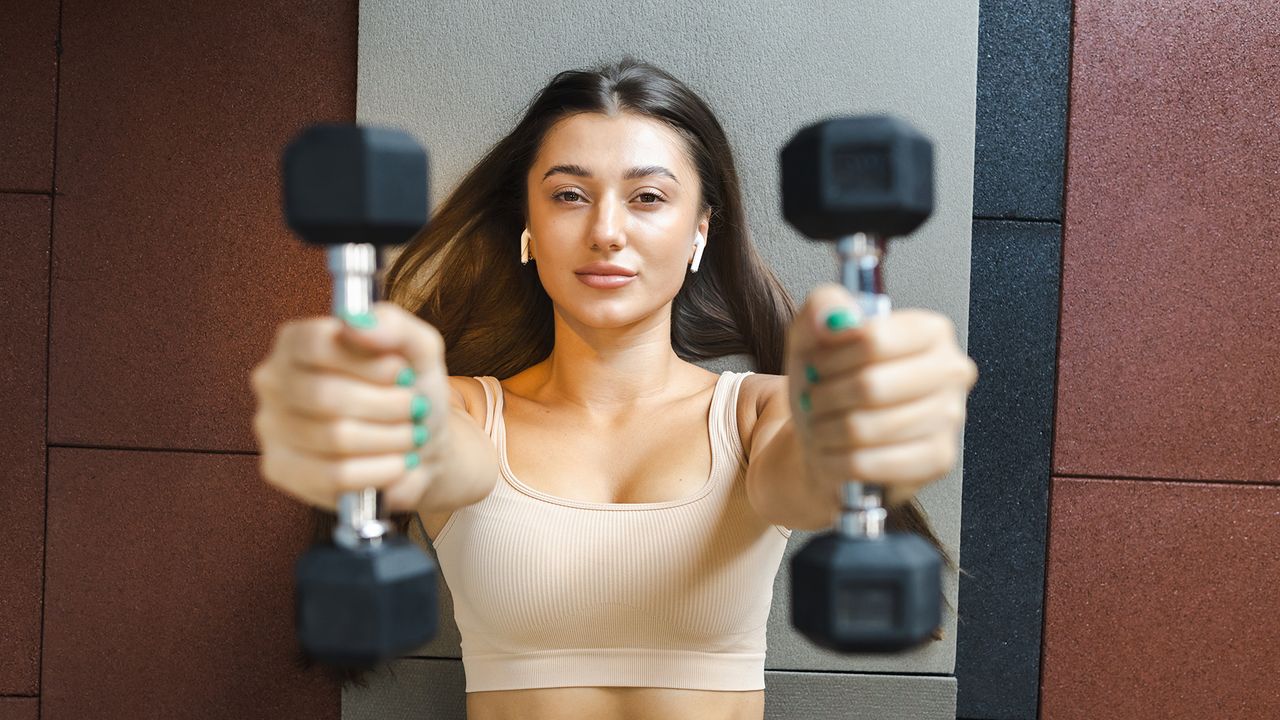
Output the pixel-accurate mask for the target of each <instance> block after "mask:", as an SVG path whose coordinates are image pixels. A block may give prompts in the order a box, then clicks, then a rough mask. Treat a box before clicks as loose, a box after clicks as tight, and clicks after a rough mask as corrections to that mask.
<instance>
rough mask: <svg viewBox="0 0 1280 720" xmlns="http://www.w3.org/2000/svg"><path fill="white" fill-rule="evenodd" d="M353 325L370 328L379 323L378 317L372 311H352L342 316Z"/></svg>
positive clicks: (365, 328)
mask: <svg viewBox="0 0 1280 720" xmlns="http://www.w3.org/2000/svg"><path fill="white" fill-rule="evenodd" d="M342 317H343V319H344V320H346V321H347V324H348V325H350V326H351V327H356V328H360V329H361V330H368V329H369V328H371V327H375V326H376V325H377V324H378V318H377V317H376V316H375V315H374V314H373V313H371V312H363V313H352V314H347V315H343V316H342Z"/></svg>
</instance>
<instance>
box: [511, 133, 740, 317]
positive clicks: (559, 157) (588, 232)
mask: <svg viewBox="0 0 1280 720" xmlns="http://www.w3.org/2000/svg"><path fill="white" fill-rule="evenodd" d="M684 147H685V145H684V140H683V138H681V137H680V136H679V135H678V134H676V132H675V131H673V130H671V129H670V128H668V127H667V126H666V125H664V124H663V123H661V122H659V121H656V120H651V119H649V118H647V117H643V116H639V115H633V114H630V113H622V114H620V115H617V116H614V117H609V116H607V115H603V114H599V113H580V114H577V115H572V116H570V117H568V118H565V119H563V120H561V121H560V122H558V123H556V124H555V125H553V126H552V128H551V130H550V131H549V132H548V133H547V135H546V137H545V138H544V139H543V142H542V145H541V147H540V148H539V150H538V155H537V157H536V158H535V159H534V162H533V166H532V168H531V169H530V171H529V175H528V177H527V178H526V184H527V190H528V198H529V207H528V210H529V234H530V235H531V236H532V237H533V240H532V242H531V243H530V247H531V250H530V255H531V256H532V258H533V259H532V261H531V263H530V265H531V266H536V268H537V273H538V277H539V278H540V279H541V281H542V286H543V287H544V288H545V289H546V291H547V294H548V295H549V296H550V297H551V300H552V302H553V303H555V304H556V305H557V306H558V309H559V310H560V312H561V313H562V314H566V315H567V316H568V317H569V318H570V319H572V320H576V321H579V322H582V323H585V324H586V325H589V326H591V327H597V328H610V327H618V326H621V325H626V324H629V323H634V322H636V321H637V320H640V319H641V318H644V317H646V316H648V315H650V314H652V313H654V312H656V311H658V310H660V309H662V308H663V306H665V305H666V304H667V303H669V302H671V300H672V299H673V298H674V297H675V296H676V293H677V292H678V291H679V290H680V287H681V285H682V284H683V283H684V281H685V276H686V274H687V273H688V269H689V263H690V261H691V260H692V258H693V250H694V245H693V241H694V233H695V232H698V231H701V232H702V235H703V237H704V238H705V237H706V235H707V227H708V222H709V217H708V214H706V213H702V212H700V211H699V205H700V203H701V186H700V182H699V178H698V174H697V172H696V171H695V170H694V168H693V165H692V163H691V162H690V161H689V159H688V158H687V157H686V156H685V149H684ZM704 252H715V250H714V248H710V247H707V248H705V250H704ZM592 263H608V264H610V265H616V266H619V267H620V268H623V269H624V270H625V271H627V272H628V273H634V277H631V278H630V279H627V280H625V281H624V282H621V283H619V282H618V280H619V279H618V278H608V277H604V278H601V277H599V276H593V275H592V274H591V273H589V272H588V271H589V270H590V268H587V267H585V266H588V265H590V264H592Z"/></svg>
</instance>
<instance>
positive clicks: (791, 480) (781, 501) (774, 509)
mask: <svg viewBox="0 0 1280 720" xmlns="http://www.w3.org/2000/svg"><path fill="white" fill-rule="evenodd" d="M746 482H747V497H748V498H749V500H750V502H751V506H752V507H753V508H755V509H756V512H757V513H758V514H759V515H760V516H761V517H763V518H764V519H765V520H767V521H768V522H770V523H773V524H774V525H781V526H783V527H788V528H792V529H793V530H823V529H826V528H829V527H831V526H832V524H834V523H835V521H836V517H837V514H838V502H839V498H838V497H836V496H835V495H827V494H823V493H820V492H819V490H818V488H817V485H816V483H814V481H813V480H812V479H811V477H810V474H809V471H808V467H807V465H806V463H805V459H804V451H803V448H802V446H801V444H800V439H799V437H798V436H797V435H796V432H795V423H793V422H791V421H787V423H786V424H784V425H783V426H782V428H781V429H780V430H778V432H777V434H776V435H774V436H773V437H772V438H770V440H769V444H768V445H766V446H765V447H764V448H763V449H762V450H761V451H760V453H759V454H756V455H755V457H754V458H753V459H752V460H751V463H750V465H748V466H747V480H746Z"/></svg>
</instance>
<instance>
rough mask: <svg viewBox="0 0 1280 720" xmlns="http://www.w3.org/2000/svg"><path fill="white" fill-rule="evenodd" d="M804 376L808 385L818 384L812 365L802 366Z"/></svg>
mask: <svg viewBox="0 0 1280 720" xmlns="http://www.w3.org/2000/svg"><path fill="white" fill-rule="evenodd" d="M804 376H805V379H807V380H808V381H809V382H810V383H816V382H818V371H817V370H816V369H814V367H813V366H812V365H805V366H804Z"/></svg>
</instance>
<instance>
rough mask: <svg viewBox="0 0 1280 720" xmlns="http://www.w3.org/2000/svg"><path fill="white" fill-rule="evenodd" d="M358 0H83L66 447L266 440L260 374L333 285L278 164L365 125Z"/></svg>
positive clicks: (58, 289)
mask: <svg viewBox="0 0 1280 720" xmlns="http://www.w3.org/2000/svg"><path fill="white" fill-rule="evenodd" d="M356 6H357V4H356V3H355V2H310V1H309V0H281V1H277V2H270V3H259V2H251V1H250V0H236V1H235V2H229V3H227V2H220V3H208V2H200V1H199V0H186V1H185V2H176V3H175V2H171V1H169V0H149V1H147V2H137V3H128V4H125V5H120V4H111V3H100V2H91V1H90V0H66V5H65V7H64V9H63V43H64V46H65V51H64V55H63V58H62V71H61V72H62V88H61V99H60V111H59V129H58V143H59V149H58V153H59V154H58V184H59V187H60V191H61V193H62V194H61V195H60V196H59V198H58V202H57V206H56V209H55V218H54V228H55V230H54V280H53V342H52V351H51V391H50V392H51V398H50V437H51V442H53V443H55V444H61V443H69V444H95V445H108V446H126V447H138V446H146V447H167V448H192V449H239V450H252V449H255V446H254V442H253V437H252V426H251V417H252V409H253V407H252V400H253V398H252V393H251V390H250V386H249V381H248V372H249V370H250V368H251V367H252V366H253V365H254V364H256V363H257V362H258V361H259V360H261V359H262V358H264V357H265V356H266V354H267V351H268V349H269V347H270V341H271V339H272V337H273V336H274V333H275V329H276V327H277V326H278V325H279V323H280V322H281V321H282V320H283V319H285V318H290V317H298V316H306V315H317V314H322V313H325V312H327V309H328V298H329V292H330V291H329V281H328V275H327V273H326V271H325V270H324V259H323V253H321V252H320V251H318V250H311V249H304V248H303V247H302V246H301V244H300V242H299V241H297V240H296V239H295V238H294V237H293V236H292V235H291V234H290V233H289V232H288V230H287V229H286V228H285V226H284V223H283V220H282V218H281V211H280V192H279V180H278V176H279V157H280V153H281V150H282V149H283V147H284V145H285V144H286V143H287V142H288V140H289V139H290V138H291V137H293V135H294V134H295V133H296V132H297V131H298V130H300V129H301V128H302V127H303V126H304V125H307V124H309V123H311V122H314V121H320V120H348V121H349V120H353V119H354V113H355V60H356V40H357V34H356Z"/></svg>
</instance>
